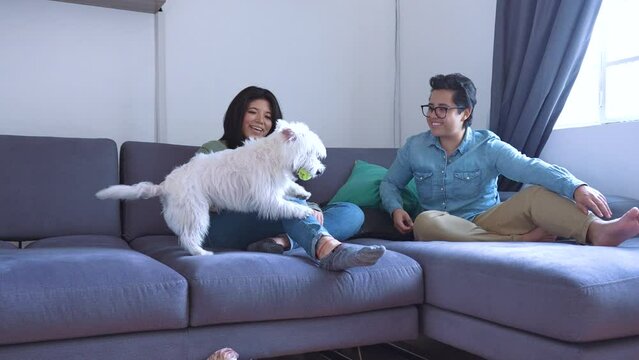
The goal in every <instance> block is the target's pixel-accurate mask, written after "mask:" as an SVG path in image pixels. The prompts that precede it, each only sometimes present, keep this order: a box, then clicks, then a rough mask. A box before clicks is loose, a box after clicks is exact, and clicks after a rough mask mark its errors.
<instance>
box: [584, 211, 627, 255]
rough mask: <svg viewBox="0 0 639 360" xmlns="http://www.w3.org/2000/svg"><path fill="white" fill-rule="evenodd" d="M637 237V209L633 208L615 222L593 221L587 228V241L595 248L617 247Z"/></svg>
mask: <svg viewBox="0 0 639 360" xmlns="http://www.w3.org/2000/svg"><path fill="white" fill-rule="evenodd" d="M637 235H639V209H637V208H636V207H633V208H632V209H630V210H628V211H627V212H626V213H625V214H623V216H622V217H620V218H619V219H615V220H610V221H604V220H595V221H593V222H592V223H591V224H590V227H589V228H588V235H587V239H588V240H589V241H590V243H591V244H593V245H597V246H617V245H619V244H621V243H622V242H624V241H626V240H628V239H630V238H631V237H635V236H637Z"/></svg>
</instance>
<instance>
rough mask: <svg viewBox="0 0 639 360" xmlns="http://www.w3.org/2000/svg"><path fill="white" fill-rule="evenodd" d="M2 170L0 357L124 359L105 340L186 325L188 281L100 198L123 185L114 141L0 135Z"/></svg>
mask: <svg viewBox="0 0 639 360" xmlns="http://www.w3.org/2000/svg"><path fill="white" fill-rule="evenodd" d="M0 168H1V169H2V172H0V184H2V186H0V239H2V241H0V244H1V245H0V359H29V358H31V359H33V358H45V357H46V358H49V359H86V358H94V359H110V358H122V357H118V356H116V357H113V355H114V354H115V353H117V351H115V352H114V350H107V349H106V348H105V347H104V344H105V343H108V342H109V341H111V339H116V338H117V336H124V335H125V334H141V333H147V332H152V331H170V330H174V329H183V328H185V327H186V326H187V323H188V313H187V310H188V308H187V305H188V296H187V283H186V280H185V279H184V278H183V277H182V276H181V275H179V274H178V273H177V272H175V271H173V270H171V269H170V268H169V267H167V266H166V265H163V264H161V263H160V262H158V261H156V260H154V259H152V258H150V257H148V256H146V255H143V254H141V253H139V252H137V251H135V250H132V249H131V247H130V246H129V244H128V243H127V242H126V241H124V240H123V239H122V238H121V228H120V210H119V204H118V203H117V202H107V201H100V200H98V199H96V198H95V196H94V194H95V192H96V191H97V190H99V189H101V188H103V187H105V186H108V185H112V184H115V183H117V182H118V157H117V148H116V144H115V143H114V142H113V141H111V140H106V139H71V138H54V137H29V136H0ZM15 244H19V245H21V247H22V248H16V246H15ZM113 336H116V337H115V338H114V337H113ZM107 339H109V340H107ZM71 343H82V344H84V347H82V348H81V347H78V348H75V347H69V346H68V344H71ZM115 343H117V342H114V344H115ZM65 344H66V345H65ZM158 346H159V345H158ZM81 349H83V350H81ZM98 349H101V350H99V351H98ZM85 351H87V352H85ZM127 351H131V349H130V348H128V349H127ZM133 353H135V352H131V354H133Z"/></svg>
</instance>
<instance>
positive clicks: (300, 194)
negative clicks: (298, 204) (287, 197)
mask: <svg viewBox="0 0 639 360" xmlns="http://www.w3.org/2000/svg"><path fill="white" fill-rule="evenodd" d="M295 197H296V198H298V199H304V200H308V199H310V198H311V193H310V192H308V191H306V190H304V191H300V192H298V193H297V194H295Z"/></svg>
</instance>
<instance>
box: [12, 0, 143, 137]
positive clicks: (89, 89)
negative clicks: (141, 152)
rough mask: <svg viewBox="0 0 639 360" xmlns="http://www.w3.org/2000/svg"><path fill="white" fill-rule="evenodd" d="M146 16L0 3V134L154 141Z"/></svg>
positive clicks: (33, 2) (22, 1)
mask: <svg viewBox="0 0 639 360" xmlns="http://www.w3.org/2000/svg"><path fill="white" fill-rule="evenodd" d="M153 24H154V17H153V15H152V14H145V13H138V12H131V11H124V10H114V9H106V8H101V7H94V6H86V5H76V4H68V3H62V2H56V1H43V0H2V1H0V49H1V50H0V52H1V55H0V133H2V134H14V135H46V136H64V137H105V138H111V139H114V140H116V141H118V142H122V141H125V140H145V141H152V140H153V139H154V134H155V128H154V116H155V114H154V112H155V109H154V108H155V93H154V88H155V68H154V67H155V45H154V28H153Z"/></svg>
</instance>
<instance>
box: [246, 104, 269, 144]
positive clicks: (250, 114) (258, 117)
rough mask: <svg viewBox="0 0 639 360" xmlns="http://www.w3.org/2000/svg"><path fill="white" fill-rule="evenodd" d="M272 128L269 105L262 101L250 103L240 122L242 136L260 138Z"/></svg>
mask: <svg viewBox="0 0 639 360" xmlns="http://www.w3.org/2000/svg"><path fill="white" fill-rule="evenodd" d="M272 127H273V119H272V118H271V104H270V103H269V102H268V101H266V100H264V99H257V100H253V101H251V102H250V103H249V104H248V106H247V107H246V112H245V113H244V119H243V120H242V134H243V135H244V137H245V138H247V139H248V138H250V137H253V138H261V137H264V136H266V135H267V134H268V133H269V131H271V128H272Z"/></svg>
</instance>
